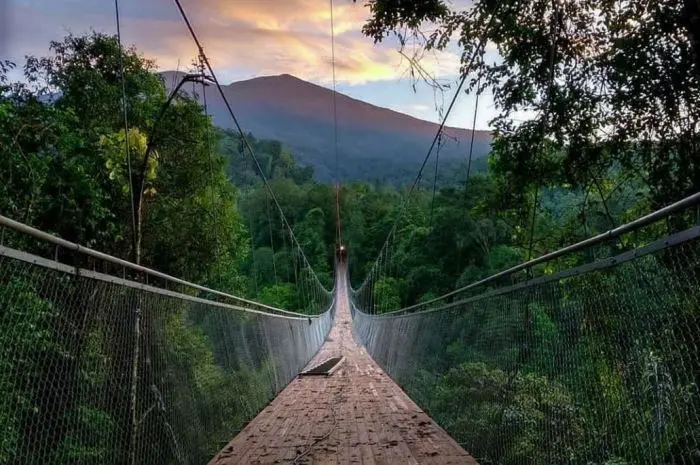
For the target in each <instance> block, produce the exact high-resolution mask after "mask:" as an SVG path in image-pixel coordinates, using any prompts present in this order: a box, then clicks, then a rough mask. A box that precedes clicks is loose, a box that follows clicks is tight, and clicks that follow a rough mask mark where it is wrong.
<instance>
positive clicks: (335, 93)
mask: <svg viewBox="0 0 700 465" xmlns="http://www.w3.org/2000/svg"><path fill="white" fill-rule="evenodd" d="M329 7H330V18H331V69H332V71H333V139H334V140H333V142H334V148H335V217H336V234H337V243H338V245H340V244H342V242H343V239H342V230H341V227H340V166H339V165H340V156H339V147H338V91H337V89H336V76H335V23H334V18H333V0H329Z"/></svg>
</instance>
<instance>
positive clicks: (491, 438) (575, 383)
mask: <svg viewBox="0 0 700 465" xmlns="http://www.w3.org/2000/svg"><path fill="white" fill-rule="evenodd" d="M698 234H700V229H698V227H695V228H693V229H690V230H688V231H685V232H683V233H679V234H676V235H672V236H669V237H666V238H664V239H661V240H659V241H655V242H651V243H649V244H648V245H646V246H645V247H641V248H637V249H635V250H631V251H628V252H625V253H623V254H617V255H616V256H614V257H612V258H607V259H604V260H598V261H594V262H593V263H589V264H588V265H583V266H579V267H577V268H574V269H568V270H566V271H561V272H554V273H553V274H552V273H551V268H552V264H551V263H544V264H542V265H541V269H539V272H534V276H537V275H538V274H539V275H541V276H540V277H538V278H535V279H531V280H529V281H524V282H520V283H513V282H508V281H509V280H511V278H512V276H508V277H504V280H501V282H500V283H499V285H494V283H493V282H492V283H490V284H489V285H488V286H486V285H484V286H477V287H476V288H472V289H469V290H468V291H467V292H464V293H456V294H454V295H452V296H450V297H449V298H446V299H442V300H436V301H433V302H431V303H429V304H427V305H425V306H423V307H421V306H419V307H416V308H414V309H413V310H417V311H418V312H416V313H411V312H405V311H404V312H395V313H393V314H385V315H370V314H367V313H363V312H361V311H357V310H355V311H354V324H355V329H356V334H357V336H358V338H359V339H360V340H361V341H362V342H363V343H364V344H365V345H366V347H367V349H368V350H369V352H370V354H371V355H372V356H373V357H374V358H375V359H376V360H377V361H378V362H379V364H380V365H381V366H382V367H383V368H384V369H385V370H386V371H387V373H388V374H389V375H390V376H391V377H392V378H393V379H395V380H396V381H397V382H398V383H399V384H400V385H401V386H402V387H403V388H404V389H405V390H406V392H407V393H408V394H409V395H410V396H411V397H412V398H413V399H414V400H415V401H416V402H417V403H418V404H419V405H420V406H421V407H423V408H424V409H426V410H427V412H428V413H429V414H430V415H431V416H432V417H433V418H434V419H435V420H436V421H437V422H438V423H439V424H440V425H441V426H443V427H444V428H445V429H446V430H447V431H448V432H449V433H450V434H451V435H452V436H453V437H454V438H455V439H456V440H457V441H458V442H460V443H461V444H462V445H463V447H464V448H465V449H466V450H468V451H469V452H470V453H472V454H473V455H474V457H475V458H476V459H477V460H478V461H479V463H481V464H482V465H483V464H501V465H511V464H572V463H573V464H606V465H612V464H616V465H622V464H647V463H648V464H691V463H692V464H697V463H700V395H699V388H698V386H699V383H700V347H699V346H700V279H699V277H700V253H699V252H700V241H699V240H698V239H697V236H698ZM586 253H587V252H586V251H584V252H582V253H579V254H578V255H579V257H578V258H580V257H581V256H584V255H586ZM589 255H591V254H589ZM592 255H596V254H592ZM564 262H567V260H564ZM547 267H549V268H550V269H549V271H546V269H547ZM555 269H556V268H555ZM559 269H562V268H559ZM547 273H550V274H547ZM503 281H506V282H505V283H504V282H503ZM358 297H359V296H356V298H355V302H356V303H357V305H358V306H359V305H360V304H359V302H360V299H359V298H358ZM366 300H369V299H366ZM361 310H365V311H367V310H368V309H366V308H364V309H362V308H361Z"/></svg>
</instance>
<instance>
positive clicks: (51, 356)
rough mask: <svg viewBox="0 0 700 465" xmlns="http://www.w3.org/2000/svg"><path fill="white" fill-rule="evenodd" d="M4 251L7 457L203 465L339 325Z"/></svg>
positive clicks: (1, 456)
mask: <svg viewBox="0 0 700 465" xmlns="http://www.w3.org/2000/svg"><path fill="white" fill-rule="evenodd" d="M1 252H2V253H0V463H2V464H54V463H55V464H58V463H71V464H195V463H197V464H199V463H206V462H207V461H208V460H209V459H210V458H211V457H212V456H213V455H214V454H215V453H216V452H217V451H218V450H220V449H221V448H222V447H223V446H224V445H225V444H226V443H227V442H228V441H229V440H230V439H231V438H232V437H233V436H234V435H235V434H236V433H237V432H238V431H239V430H240V429H241V428H242V427H243V426H244V424H245V423H246V422H247V421H248V420H250V419H251V418H252V417H253V416H254V415H255V414H256V413H257V412H258V411H259V410H261V409H262V408H263V407H264V406H265V404H266V403H267V402H268V401H269V400H270V399H272V398H273V397H274V396H275V394H276V393H277V392H279V391H280V390H281V389H282V388H283V387H284V386H285V385H286V384H287V383H289V382H290V381H291V380H292V379H293V378H294V377H295V376H296V375H297V373H298V372H299V371H300V370H301V369H302V368H303V367H304V365H305V364H306V363H307V362H308V360H310V359H311V357H312V356H313V355H314V353H315V352H316V351H317V350H318V348H319V347H320V346H321V344H322V342H323V340H324V338H325V336H326V334H327V332H328V330H329V329H330V325H331V320H332V310H328V311H326V312H325V313H323V314H322V315H319V316H316V317H303V316H293V315H271V314H269V313H261V312H257V311H254V310H253V311H251V310H249V309H242V308H241V302H240V301H233V302H229V303H227V302H226V301H225V300H226V299H223V298H222V297H221V296H218V297H217V299H218V302H217V301H213V300H210V299H208V298H202V293H201V292H199V293H198V292H197V291H194V290H193V289H191V288H187V287H186V286H173V285H171V286H169V289H164V288H160V287H154V286H152V285H150V286H149V285H146V284H141V282H139V281H133V280H125V279H122V278H120V277H114V276H111V275H105V274H99V273H95V272H94V271H88V270H84V269H82V270H78V269H76V268H75V267H69V266H66V265H61V264H59V263H57V262H55V261H49V260H44V259H41V258H39V257H36V256H32V255H28V254H24V253H22V252H18V251H16V250H14V249H9V248H7V247H2V249H1ZM141 281H142V282H143V281H145V280H143V279H142V280H141ZM151 284H152V283H151ZM174 287H177V289H174ZM324 300H325V298H324ZM326 308H328V307H326Z"/></svg>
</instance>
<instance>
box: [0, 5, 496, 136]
mask: <svg viewBox="0 0 700 465" xmlns="http://www.w3.org/2000/svg"><path fill="white" fill-rule="evenodd" d="M364 3H365V2H364V1H363V0H360V1H358V2H357V3H354V2H353V1H352V0H334V1H333V14H334V24H335V71H336V81H337V90H338V91H339V92H342V93H344V94H346V95H349V96H351V97H354V98H357V99H360V100H364V101H366V102H369V103H372V104H374V105H378V106H382V107H386V108H391V109H393V110H396V111H400V112H402V113H407V114H409V115H412V116H415V117H417V118H421V119H425V120H429V121H436V122H437V121H439V119H440V118H441V111H440V108H445V107H446V106H447V104H448V103H449V100H450V99H451V98H452V95H453V92H454V89H455V88H456V80H457V78H458V70H459V56H458V52H459V51H458V50H456V49H452V50H448V51H445V52H441V53H439V54H438V55H428V56H426V57H424V58H423V61H422V62H421V63H422V65H423V66H424V67H425V68H426V69H428V70H429V71H430V72H431V73H432V74H433V75H434V76H435V77H437V78H438V79H439V80H440V82H442V83H445V84H451V88H450V89H448V90H446V91H445V92H444V94H440V93H436V92H434V90H433V89H432V88H431V87H429V86H428V85H426V84H423V83H420V82H419V83H418V84H417V85H416V86H415V89H414V86H412V83H413V80H412V78H411V77H410V75H409V74H408V63H407V61H406V60H405V59H403V58H402V56H401V55H400V54H399V52H398V47H397V44H396V43H395V42H394V41H393V40H388V41H387V42H386V43H381V44H376V45H375V44H374V43H373V41H372V39H370V38H367V37H365V36H363V35H362V33H361V29H362V25H363V24H364V23H365V21H366V20H367V18H368V17H369V9H368V8H367V7H365V6H364ZM182 5H183V7H184V9H185V10H186V11H187V14H188V16H189V18H190V21H191V22H192V24H193V27H194V28H195V30H196V31H197V33H198V35H199V37H200V40H201V41H202V44H203V47H204V50H205V52H206V54H207V56H208V57H209V59H210V61H211V63H212V65H213V67H214V70H215V72H216V74H217V77H218V78H219V80H220V81H221V82H222V83H230V82H233V81H238V80H242V79H250V78H253V77H256V76H265V75H276V74H283V73H287V74H292V75H294V76H297V77H299V78H301V79H305V80H307V81H311V82H314V83H316V84H320V85H323V86H326V87H331V86H332V82H333V81H332V76H333V68H332V59H331V56H332V53H331V22H330V5H329V1H326V0H182ZM119 7H120V14H121V25H122V40H123V42H124V43H125V44H128V45H134V46H136V48H137V49H138V50H139V51H140V52H141V53H143V54H144V55H145V56H147V57H150V58H154V59H155V60H156V63H157V65H158V67H159V68H160V69H161V70H163V71H165V70H173V69H177V68H178V66H179V69H180V70H183V69H186V68H187V67H188V66H189V65H190V63H191V62H192V60H193V58H194V57H195V56H196V47H195V45H194V43H193V42H192V40H191V38H190V36H189V34H188V31H187V29H186V26H185V24H184V22H183V21H182V19H181V17H180V15H179V13H178V11H177V8H176V6H175V4H174V2H173V1H172V0H119ZM0 18H2V19H1V20H0V21H2V22H3V23H2V24H0V58H2V59H10V60H12V61H15V62H16V63H22V62H23V59H24V56H25V55H38V56H41V55H46V54H47V53H48V44H49V41H50V40H56V39H60V38H62V37H63V36H65V35H66V34H68V33H73V34H83V33H86V32H89V31H90V30H96V31H101V32H107V33H115V32H116V23H115V15H114V1H113V0H0ZM474 110H475V98H474V96H473V95H466V94H462V95H461V96H460V97H459V99H458V101H457V105H456V106H455V108H454V110H453V111H452V113H451V115H450V118H449V119H448V124H449V125H451V126H458V127H465V128H471V126H472V119H473V117H474ZM494 112H495V109H494V106H493V103H492V100H491V98H490V95H482V96H481V99H480V103H479V108H478V116H477V123H476V128H477V129H488V127H489V125H488V122H489V121H490V120H491V119H492V118H493V116H494Z"/></svg>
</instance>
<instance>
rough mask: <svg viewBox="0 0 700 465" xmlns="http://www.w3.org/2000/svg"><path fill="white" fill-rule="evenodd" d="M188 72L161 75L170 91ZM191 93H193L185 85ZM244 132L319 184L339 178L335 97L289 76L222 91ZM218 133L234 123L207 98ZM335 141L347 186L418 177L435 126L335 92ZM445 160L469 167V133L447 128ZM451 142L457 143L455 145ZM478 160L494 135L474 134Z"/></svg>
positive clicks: (214, 96)
mask: <svg viewBox="0 0 700 465" xmlns="http://www.w3.org/2000/svg"><path fill="white" fill-rule="evenodd" d="M182 75H184V73H178V74H175V72H173V71H167V72H164V73H162V77H163V78H164V81H165V83H166V85H167V86H168V87H169V88H172V87H173V86H174V85H175V83H177V82H178V80H179V78H180V77H181V76H182ZM187 87H189V86H187ZM223 89H224V92H225V94H226V97H227V99H228V100H229V102H230V103H231V105H232V106H233V108H234V111H235V112H236V116H237V117H238V119H239V121H240V123H241V125H242V126H243V128H244V130H245V131H247V132H251V133H252V134H253V135H254V136H255V137H257V138H268V139H277V140H279V141H281V142H282V143H284V144H285V145H287V146H288V147H290V149H292V151H293V153H294V155H295V157H296V158H297V160H298V161H299V163H301V164H303V165H311V166H313V167H314V169H315V171H316V175H317V177H318V178H319V179H320V180H329V179H331V178H332V177H333V173H334V171H335V155H334V153H335V151H334V150H335V149H334V138H333V92H332V91H331V90H330V89H327V88H325V87H322V86H319V85H317V84H313V83H310V82H307V81H304V80H302V79H299V78H297V77H294V76H292V75H289V74H282V75H278V76H263V77H258V78H253V79H249V80H245V81H238V82H234V83H232V84H229V85H226V86H223ZM207 100H208V103H209V109H210V112H211V114H212V116H213V118H214V122H215V124H216V125H217V126H219V127H222V128H232V127H233V122H232V121H231V118H230V116H229V115H228V113H227V112H226V108H225V106H224V104H223V101H222V100H221V97H220V96H219V94H218V92H214V91H209V92H207ZM337 105H338V139H339V147H340V150H339V154H340V157H339V158H340V163H339V165H340V171H341V177H342V178H343V179H366V180H374V179H379V180H381V178H382V177H383V176H384V175H385V174H386V172H387V171H391V170H401V171H407V172H408V171H411V170H415V169H416V167H417V166H418V165H419V163H420V162H421V161H422V160H423V158H424V156H425V153H426V151H427V150H428V147H429V146H430V143H431V141H432V139H433V137H434V136H435V133H436V132H437V129H438V125H437V124H435V123H432V122H429V121H424V120H420V119H418V118H414V117H412V116H409V115H406V114H403V113H400V112H397V111H394V110H390V109H388V108H382V107H378V106H375V105H372V104H369V103H367V102H363V101H361V100H357V99H354V98H352V97H348V96H347V95H344V94H341V93H338V95H337ZM445 134H446V135H448V136H450V137H449V138H448V139H446V140H445V143H444V144H443V149H442V151H441V153H440V157H441V159H444V160H453V161H455V160H464V159H465V157H466V155H467V152H468V144H469V140H470V137H471V131H468V130H466V129H459V128H453V127H448V128H446V129H445ZM452 139H456V141H455V140H452ZM474 140H475V146H474V157H475V158H479V157H483V156H484V155H486V154H487V153H488V151H489V147H490V142H491V134H490V132H488V131H475V137H474Z"/></svg>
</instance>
